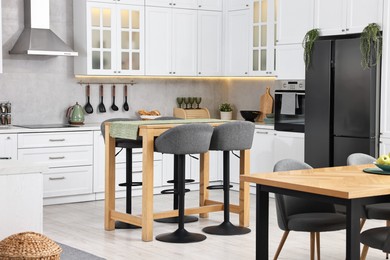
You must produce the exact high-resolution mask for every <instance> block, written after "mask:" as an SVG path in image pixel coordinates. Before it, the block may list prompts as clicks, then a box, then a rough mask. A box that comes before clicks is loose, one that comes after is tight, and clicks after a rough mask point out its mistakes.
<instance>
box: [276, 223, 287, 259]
mask: <svg viewBox="0 0 390 260" xmlns="http://www.w3.org/2000/svg"><path fill="white" fill-rule="evenodd" d="M289 233H290V231H287V230H286V231H284V233H283V236H282V239H281V240H280V243H279V246H278V249H277V250H276V253H275V256H274V260H277V259H278V257H279V254H280V252H281V251H282V248H283V246H284V242H286V239H287V236H288V234H289Z"/></svg>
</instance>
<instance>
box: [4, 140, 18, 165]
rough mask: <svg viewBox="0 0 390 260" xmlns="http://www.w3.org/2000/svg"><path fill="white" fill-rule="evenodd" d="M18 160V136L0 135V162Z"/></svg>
mask: <svg viewBox="0 0 390 260" xmlns="http://www.w3.org/2000/svg"><path fill="white" fill-rule="evenodd" d="M16 159H18V136H17V134H1V135H0V160H16Z"/></svg>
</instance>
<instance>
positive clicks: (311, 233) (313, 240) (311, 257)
mask: <svg viewBox="0 0 390 260" xmlns="http://www.w3.org/2000/svg"><path fill="white" fill-rule="evenodd" d="M315 234H316V232H310V260H314V249H315V246H314V244H315V240H316V236H315Z"/></svg>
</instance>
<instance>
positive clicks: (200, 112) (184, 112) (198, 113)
mask: <svg viewBox="0 0 390 260" xmlns="http://www.w3.org/2000/svg"><path fill="white" fill-rule="evenodd" d="M173 116H174V117H178V118H183V119H194V118H210V112H209V110H208V109H207V108H195V109H183V108H177V107H175V108H174V109H173Z"/></svg>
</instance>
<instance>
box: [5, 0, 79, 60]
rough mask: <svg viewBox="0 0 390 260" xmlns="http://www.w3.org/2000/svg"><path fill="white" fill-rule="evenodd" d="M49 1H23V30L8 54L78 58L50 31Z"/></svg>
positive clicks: (75, 53) (76, 54)
mask: <svg viewBox="0 0 390 260" xmlns="http://www.w3.org/2000/svg"><path fill="white" fill-rule="evenodd" d="M49 1H50V0H24V30H23V32H22V33H21V34H20V36H19V39H18V40H17V41H16V43H15V45H14V47H13V48H12V50H10V52H9V53H10V54H28V55H51V56H60V55H61V56H78V53H77V52H75V51H74V50H73V49H72V48H71V47H69V46H68V45H67V44H66V43H64V42H63V41H62V40H61V38H60V37H58V36H57V35H56V34H55V33H54V32H53V31H52V30H50V3H49Z"/></svg>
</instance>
